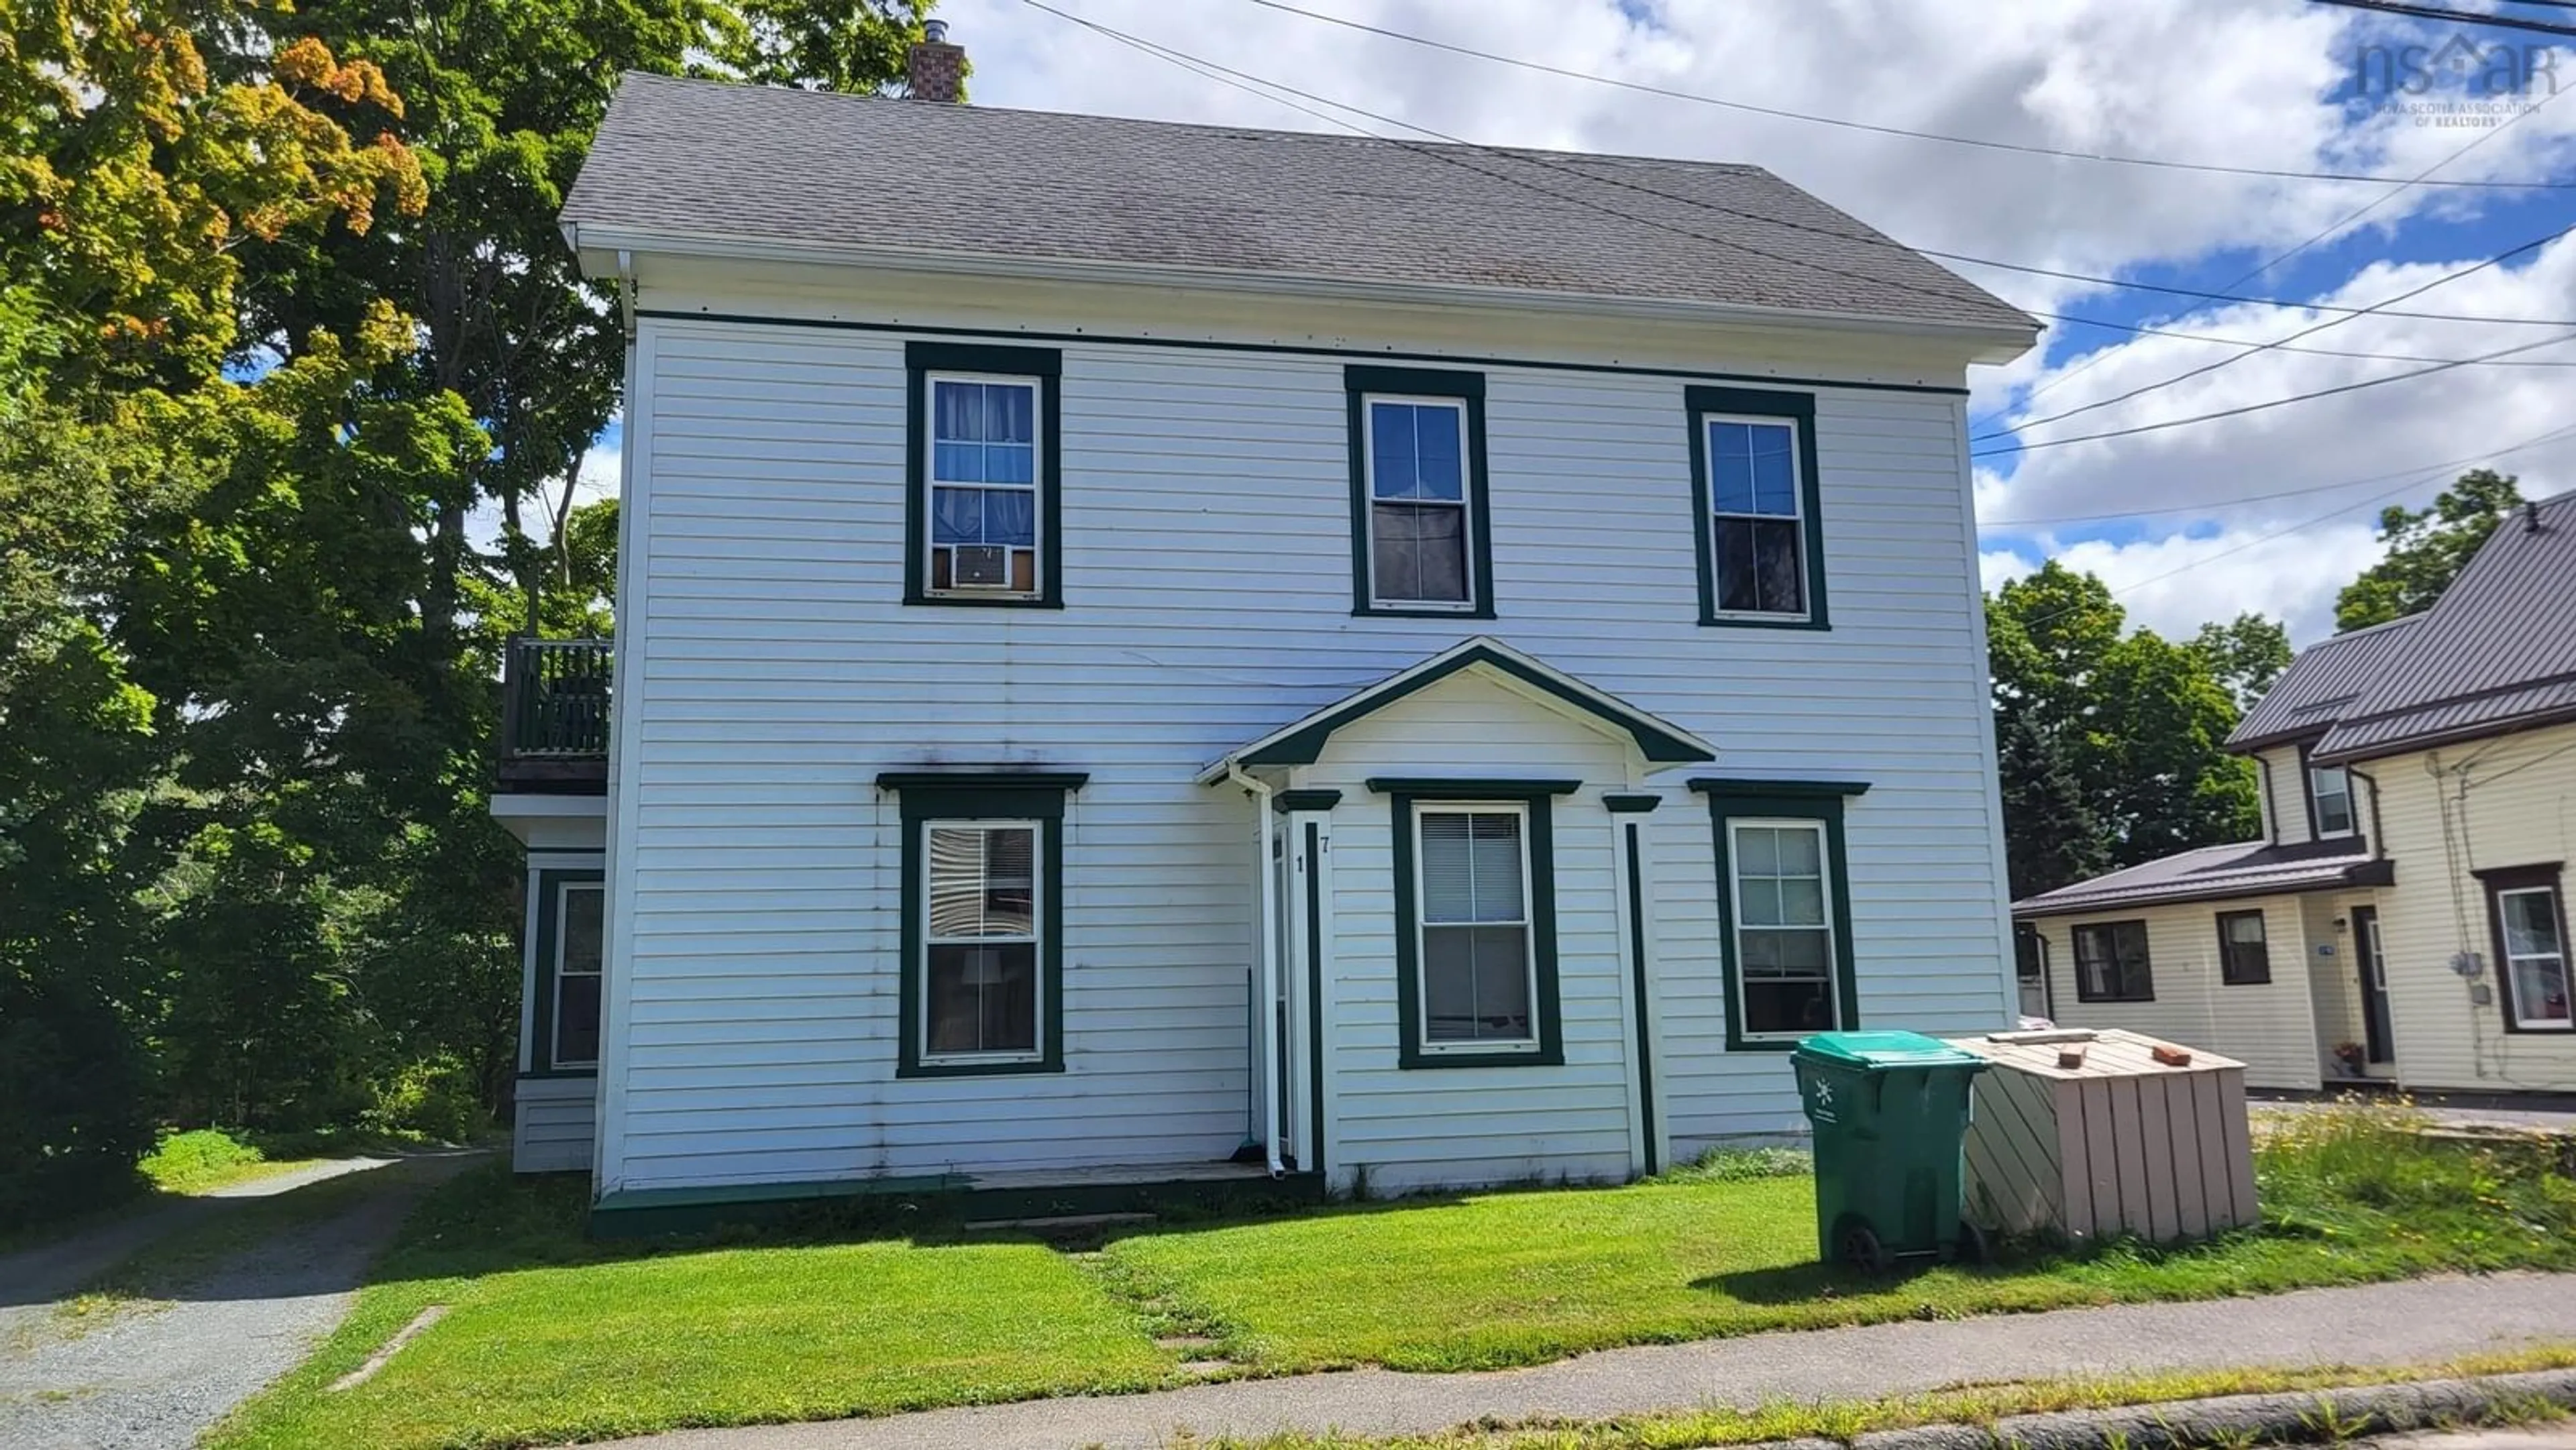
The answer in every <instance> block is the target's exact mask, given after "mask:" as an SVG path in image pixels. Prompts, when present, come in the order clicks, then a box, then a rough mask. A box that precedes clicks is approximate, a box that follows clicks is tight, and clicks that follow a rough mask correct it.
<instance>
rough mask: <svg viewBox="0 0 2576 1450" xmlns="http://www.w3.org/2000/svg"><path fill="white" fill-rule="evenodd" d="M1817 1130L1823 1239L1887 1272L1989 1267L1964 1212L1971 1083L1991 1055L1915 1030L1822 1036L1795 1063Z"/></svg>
mask: <svg viewBox="0 0 2576 1450" xmlns="http://www.w3.org/2000/svg"><path fill="white" fill-rule="evenodd" d="M1790 1062H1791V1063H1792V1064H1793V1065H1794V1066H1795V1067H1796V1069H1797V1073H1798V1096H1799V1100H1800V1101H1801V1102H1803V1103H1804V1104H1805V1106H1806V1109H1807V1121H1808V1122H1810V1123H1812V1124H1814V1125H1815V1134H1816V1243H1817V1248H1818V1251H1819V1252H1820V1253H1821V1254H1822V1255H1823V1257H1824V1258H1825V1260H1826V1261H1827V1262H1829V1263H1830V1262H1833V1261H1836V1260H1840V1261H1843V1262H1846V1263H1850V1264H1855V1265H1858V1266H1859V1267H1861V1268H1864V1269H1868V1270H1870V1271H1872V1272H1874V1273H1875V1272H1883V1271H1885V1270H1887V1269H1888V1268H1890V1267H1892V1266H1893V1265H1894V1264H1895V1262H1896V1260H1897V1259H1898V1258H1900V1257H1903V1256H1906V1255H1915V1254H1943V1255H1955V1256H1957V1257H1960V1258H1966V1259H1970V1260H1981V1259H1983V1258H1984V1257H1985V1254H1986V1242H1985V1235H1984V1234H1983V1233H1981V1232H1980V1231H1979V1230H1978V1229H1977V1228H1976V1226H1975V1225H1973V1224H1967V1223H1964V1222H1963V1221H1962V1220H1961V1219H1960V1217H1959V1177H1960V1174H1959V1153H1960V1143H1961V1140H1962V1139H1964V1138H1965V1137H1966V1135H1967V1131H1968V1085H1969V1082H1970V1080H1971V1079H1973V1078H1975V1077H1976V1075H1977V1074H1978V1073H1980V1072H1983V1071H1985V1068H1986V1063H1985V1060H1984V1059H1983V1058H1980V1057H1977V1056H1976V1055H1974V1054H1972V1053H1967V1052H1962V1051H1960V1050H1959V1049H1958V1048H1955V1047H1952V1046H1950V1045H1949V1044H1948V1043H1946V1042H1940V1041H1937V1040H1935V1039H1933V1038H1929V1037H1925V1036H1923V1035H1922V1034H1921V1033H1917V1032H1820V1033H1818V1034H1816V1035H1815V1036H1813V1037H1810V1038H1807V1039H1806V1040H1804V1041H1802V1042H1800V1043H1799V1044H1798V1050H1797V1051H1796V1052H1795V1053H1793V1054H1792V1055H1791V1057H1790Z"/></svg>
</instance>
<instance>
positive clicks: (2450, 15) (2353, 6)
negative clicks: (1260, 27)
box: [1255, 0, 2576, 35]
mask: <svg viewBox="0 0 2576 1450" xmlns="http://www.w3.org/2000/svg"><path fill="white" fill-rule="evenodd" d="M1255 3H1256V4H1257V3H1261V0H1255ZM2316 3H2317V4H2319V5H2340V6H2342V7H2343V8H2345V9H2347V10H2376V11H2380V12H2382V13H2383V14H2388V15H2411V16H2414V17H2416V18H2418V19H2421V20H2450V21H2456V22H2458V23H2459V24H2462V25H2491V26H2495V27H2497V28H2498V29H2502V30H2527V31H2532V32H2534V33H2537V34H2540V35H2576V25H2562V24H2560V23H2558V22H2557V21H2554V20H2530V19H2526V18H2524V17H2522V16H2519V15H2481V14H2479V13H2477V12H2476V11H2473V10H2442V9H2437V8H2435V7H2433V6H2430V5H2401V4H2398V3H2396V0H2316ZM2543 3H2545V0H2543Z"/></svg>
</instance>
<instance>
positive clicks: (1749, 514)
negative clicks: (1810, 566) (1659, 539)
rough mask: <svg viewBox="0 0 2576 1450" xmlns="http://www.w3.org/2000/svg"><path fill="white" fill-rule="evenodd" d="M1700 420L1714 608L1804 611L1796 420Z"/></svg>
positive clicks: (1773, 612)
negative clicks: (1705, 472)
mask: <svg viewBox="0 0 2576 1450" xmlns="http://www.w3.org/2000/svg"><path fill="white" fill-rule="evenodd" d="M1700 426H1701V428H1702V429H1704V430H1705V433H1706V436H1705V439H1704V442H1705V445H1706V449H1707V452H1706V459H1707V468H1708V510H1709V512H1708V517H1707V519H1705V520H1704V521H1703V523H1704V524H1705V526H1706V528H1707V529H1708V552H1709V559H1710V564H1711V572H1712V573H1713V574H1714V576H1715V578H1714V581H1713V584H1714V592H1715V596H1716V597H1715V599H1714V601H1713V604H1714V607H1715V610H1716V612H1717V613H1718V614H1721V615H1781V616H1790V617H1803V616H1804V615H1805V614H1806V613H1807V536H1806V520H1805V490H1804V487H1803V484H1802V481H1801V480H1800V478H1799V476H1798V468H1799V462H1798V460H1799V451H1798V422H1797V420H1796V419H1793V418H1771V417H1736V416H1727V415H1704V416H1703V417H1702V418H1701V419H1700Z"/></svg>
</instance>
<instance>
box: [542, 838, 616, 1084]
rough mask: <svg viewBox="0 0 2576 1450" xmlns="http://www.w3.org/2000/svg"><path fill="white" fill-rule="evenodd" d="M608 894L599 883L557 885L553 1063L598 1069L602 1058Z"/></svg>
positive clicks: (551, 1058)
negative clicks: (601, 1004)
mask: <svg viewBox="0 0 2576 1450" xmlns="http://www.w3.org/2000/svg"><path fill="white" fill-rule="evenodd" d="M607 900H608V895H607V892H606V891H605V890H604V889H603V888H602V887H601V885H600V883H598V882H596V881H566V882H563V883H561V884H560V885H558V886H557V887H556V888H555V902H554V909H555V933H554V948H555V950H554V961H553V963H552V964H551V965H552V967H553V972H554V1001H553V1003H552V1004H551V1005H552V1007H553V1012H552V1020H553V1024H554V1025H553V1039H554V1040H553V1041H552V1042H551V1043H549V1044H548V1047H549V1048H550V1049H551V1056H550V1057H549V1059H548V1065H549V1066H553V1067H593V1066H596V1065H597V1064H598V1062H599V995H600V993H599V985H600V948H601V945H602V942H603V940H604V936H603V932H604V928H605V926H606V913H605V905H606V903H607Z"/></svg>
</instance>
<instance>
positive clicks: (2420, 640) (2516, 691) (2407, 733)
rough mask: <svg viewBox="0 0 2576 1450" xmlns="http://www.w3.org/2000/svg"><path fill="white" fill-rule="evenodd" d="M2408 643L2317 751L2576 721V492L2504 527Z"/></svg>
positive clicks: (2353, 750) (2388, 751)
mask: <svg viewBox="0 0 2576 1450" xmlns="http://www.w3.org/2000/svg"><path fill="white" fill-rule="evenodd" d="M2400 638H2401V640H2402V644H2401V645H2400V647H2398V648H2396V649H2394V650H2391V651H2390V652H2389V653H2388V656H2387V658H2386V659H2384V660H2382V661H2379V662H2378V664H2377V665H2376V667H2375V668H2374V669H2373V670H2372V671H2371V678H2370V681H2369V684H2368V687H2367V688H2365V689H2364V690H2363V691H2362V692H2361V693H2360V694H2359V695H2358V696H2357V697H2356V698H2354V699H2353V700H2351V701H2350V702H2349V703H2347V704H2346V705H2344V706H2342V707H2341V708H2339V709H2337V710H2336V711H2335V719H2334V723H2333V728H2332V729H2330V730H2328V731H2327V732H2326V735H2325V738H2324V739H2322V740H2320V741H2318V742H2317V745H2316V751H2315V753H2316V756H2317V758H2319V759H2321V760H2367V759H2370V758H2372V757H2374V756H2381V755H2393V754H2396V753H2397V752H2399V751H2403V750H2420V749H2423V748H2425V747H2427V746H2431V745H2438V744H2441V743H2444V742H2446V741H2450V740H2456V739H2463V738H2470V737H2475V736H2481V735H2493V734H2498V733H2500V732H2503V731H2506V730H2516V729H2524V728H2528V727H2530V726H2534V725H2541V724H2547V723H2550V722H2553V721H2557V720H2564V719H2576V493H2565V494H2560V495H2559V496H2557V497H2556V498H2552V499H2545V500H2542V501H2540V502H2538V503H2535V504H2533V505H2531V506H2530V508H2529V509H2527V510H2517V511H2516V512H2515V513H2514V514H2513V515H2512V516H2511V517H2509V518H2507V519H2506V520H2505V521H2504V522H2503V523H2502V524H2499V525H2498V526H2497V527H2496V531H2495V533H2494V534H2493V535H2491V536H2490V537H2489V538H2488V539H2487V541H2486V544H2485V545H2484V546H2483V547H2481V548H2480V549H2479V550H2478V552H2477V556H2476V557H2475V558H2473V559H2471V560H2470V561H2469V564H2468V567H2467V568H2465V569H2462V570H2461V571H2460V577H2459V578H2457V579H2454V580H2452V581H2451V586H2450V587H2449V588H2448V589H2445V590H2443V591H2442V597H2441V599H2440V601H2439V602H2437V603H2436V604H2434V606H2433V607H2432V608H2431V609H2429V610H2426V611H2425V612H2424V613H2423V614H2422V615H2420V616H2418V620H2417V623H2416V624H2415V625H2414V627H2412V628H2410V629H2407V630H2404V631H2402V632H2401V634H2400ZM2265 703H2266V704H2268V703H2270V702H2269V701H2268V700H2267V701H2266V702H2265Z"/></svg>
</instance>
